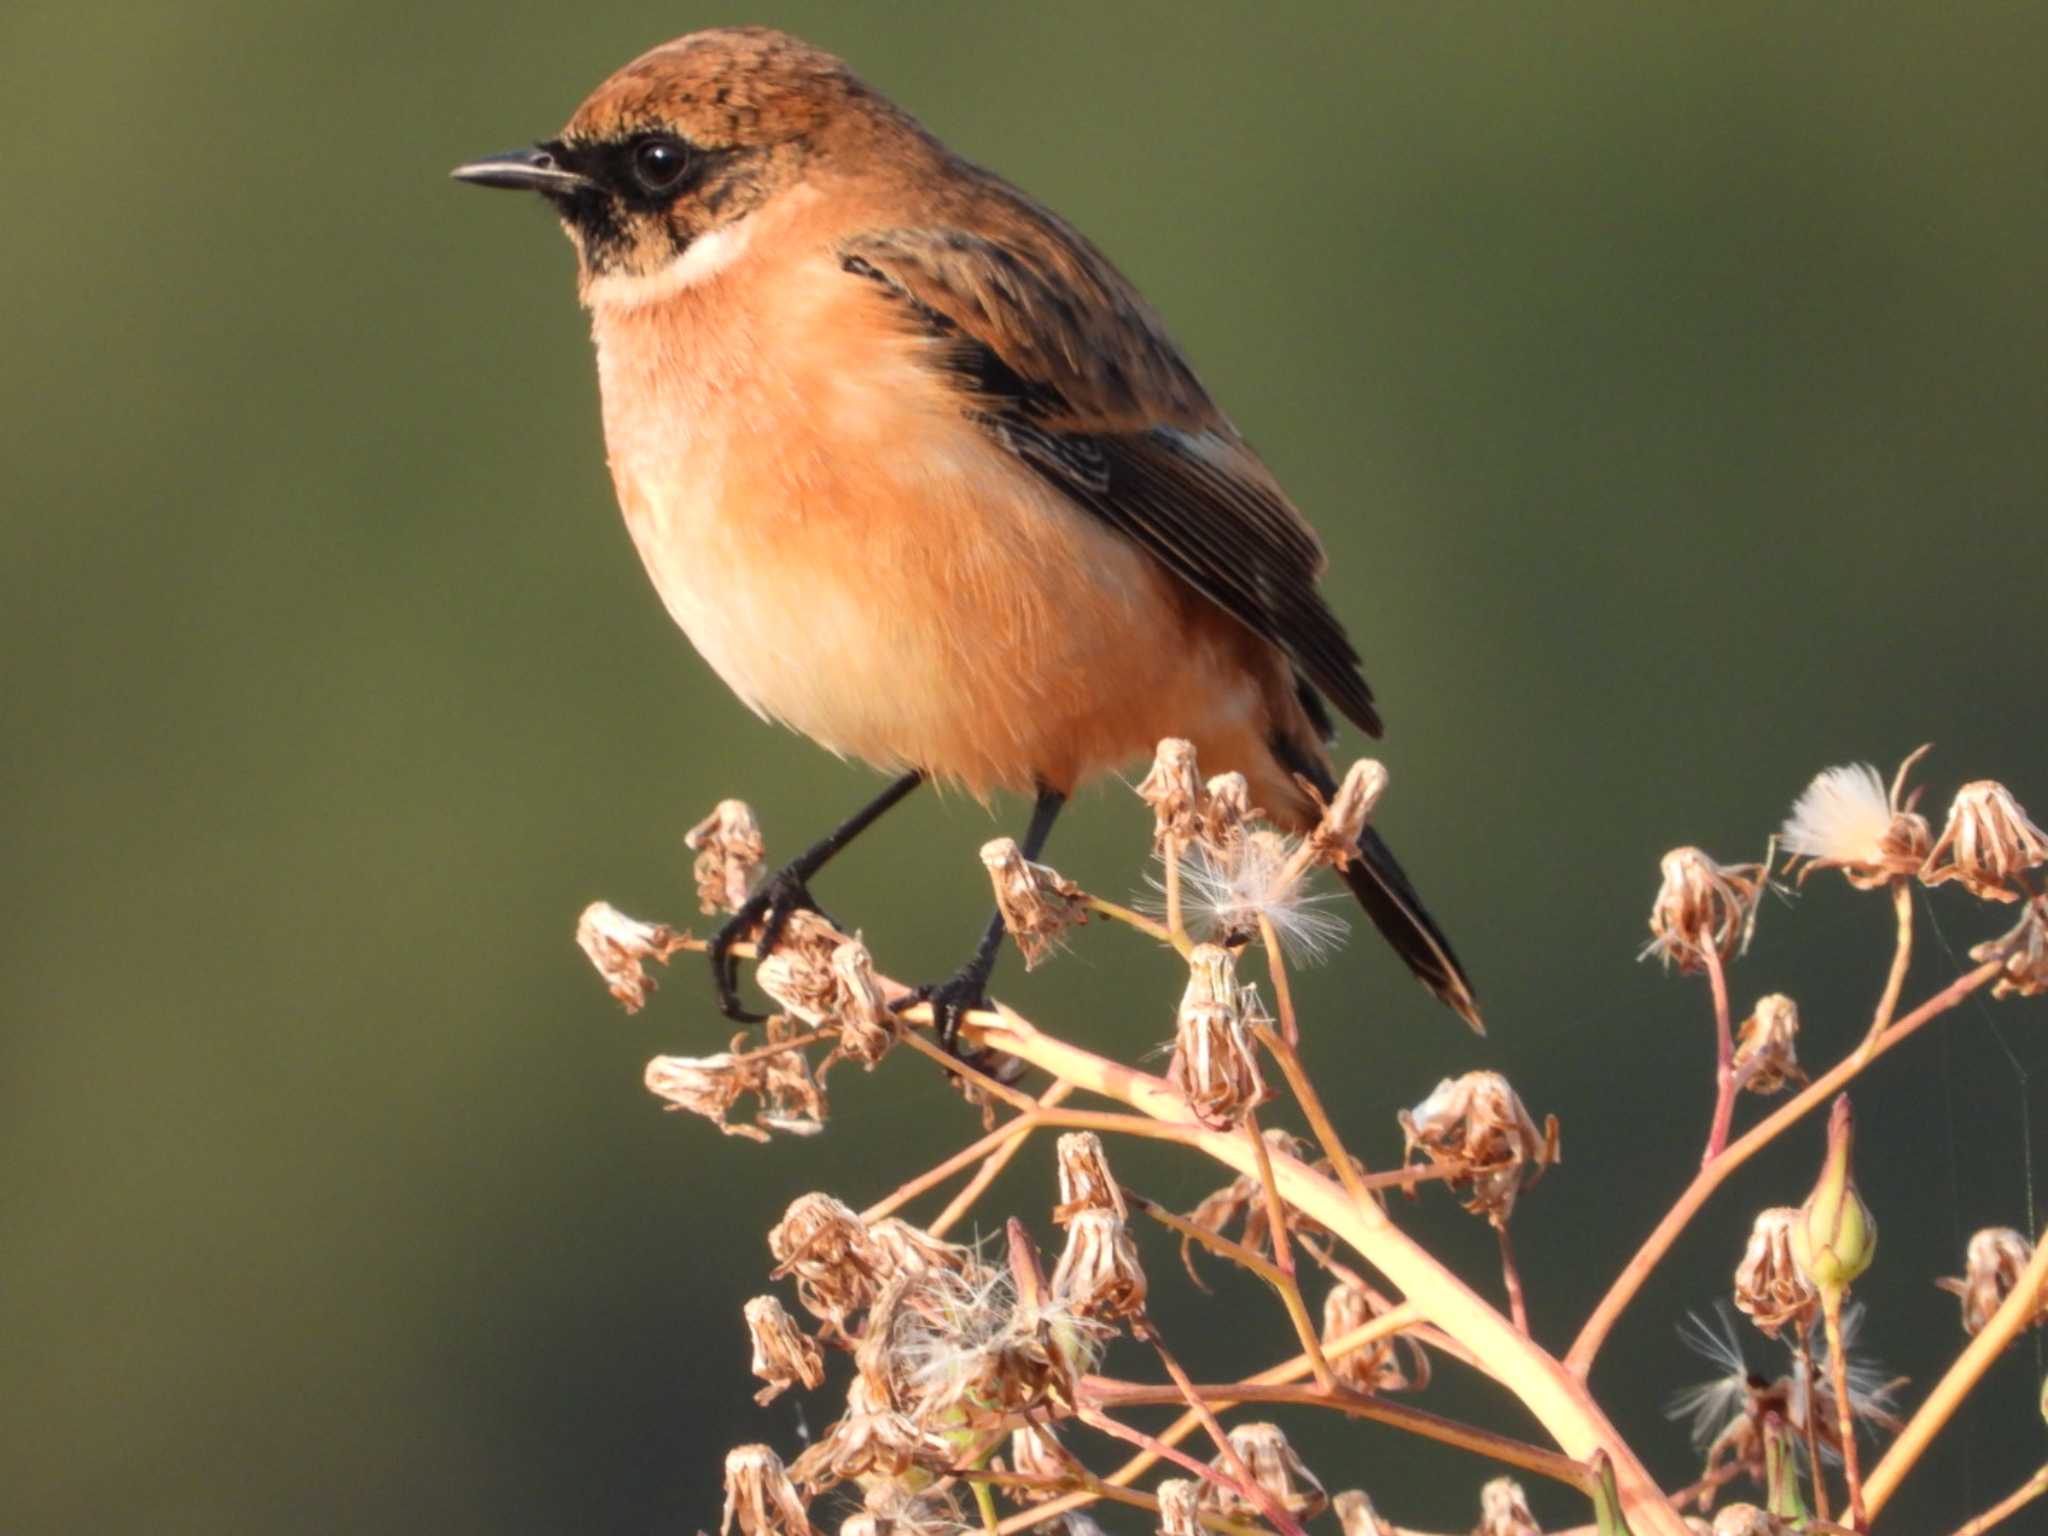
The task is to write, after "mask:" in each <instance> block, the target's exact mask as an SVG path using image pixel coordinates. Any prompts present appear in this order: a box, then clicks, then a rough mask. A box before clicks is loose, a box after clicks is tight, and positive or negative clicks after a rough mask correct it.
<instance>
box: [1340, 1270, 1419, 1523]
mask: <svg viewBox="0 0 2048 1536" xmlns="http://www.w3.org/2000/svg"><path fill="white" fill-rule="evenodd" d="M1386 1310H1387V1309H1386V1307H1385V1306H1383V1305H1381V1304H1380V1303H1379V1302H1378V1301H1377V1300H1376V1299H1375V1298H1374V1297H1373V1296H1371V1295H1370V1294H1369V1293H1367V1292H1366V1291H1363V1290H1361V1289H1359V1288H1358V1287H1357V1286H1355V1285H1353V1284H1351V1283H1350V1282H1349V1281H1339V1282H1338V1283H1337V1284H1336V1285H1334V1286H1332V1287H1331V1288H1330V1293H1329V1295H1327V1296H1325V1297H1324V1298H1323V1332H1322V1345H1323V1352H1324V1354H1325V1355H1327V1356H1328V1358H1329V1362H1330V1370H1331V1371H1332V1372H1333V1373H1334V1374H1335V1376H1336V1378H1337V1380H1338V1381H1340V1382H1342V1383H1343V1384H1344V1385H1345V1386H1347V1387H1350V1388H1351V1389H1352V1390H1353V1391H1355V1392H1405V1391H1408V1390H1409V1389H1411V1388H1412V1389H1414V1390H1415V1391H1418V1392H1419V1391H1421V1390H1422V1389H1423V1388H1424V1387H1426V1386H1428V1385H1429V1354H1428V1352H1427V1351H1426V1350H1424V1349H1423V1347H1422V1345H1421V1344H1420V1343H1418V1342H1417V1341H1416V1340H1415V1339H1414V1338H1412V1337H1410V1336H1409V1335H1408V1334H1406V1333H1397V1334H1393V1335H1390V1336H1389V1337H1387V1338H1382V1339H1375V1340H1374V1341H1373V1342H1372V1343H1370V1344H1363V1345H1360V1346H1358V1347H1357V1348H1355V1349H1351V1350H1348V1351H1346V1352H1345V1353H1343V1354H1334V1353H1331V1351H1332V1349H1333V1347H1334V1346H1335V1344H1336V1343H1337V1341H1338V1340H1339V1339H1341V1338H1343V1337H1344V1336H1345V1335H1346V1334H1348V1333H1352V1332H1355V1331H1356V1330H1358V1329H1360V1328H1363V1327H1364V1326H1365V1325H1366V1324H1367V1323H1369V1322H1371V1321H1372V1320H1373V1319H1374V1318H1376V1317H1378V1316H1380V1315H1381V1314H1382V1313H1384V1312H1385V1311H1386ZM1339 1513H1340V1514H1341V1513H1342V1511H1341V1510H1340V1511H1339Z"/></svg>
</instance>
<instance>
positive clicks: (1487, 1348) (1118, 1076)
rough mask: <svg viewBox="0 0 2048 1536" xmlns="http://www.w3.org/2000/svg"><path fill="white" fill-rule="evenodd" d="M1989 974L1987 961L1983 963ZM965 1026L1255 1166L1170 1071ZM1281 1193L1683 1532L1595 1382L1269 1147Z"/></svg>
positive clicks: (1023, 1025) (1553, 1428) (1578, 1454)
mask: <svg viewBox="0 0 2048 1536" xmlns="http://www.w3.org/2000/svg"><path fill="white" fill-rule="evenodd" d="M1987 974H1988V972H1987ZM967 1029H968V1032H969V1033H970V1034H971V1035H973V1036H975V1037H976V1038H978V1039H979V1040H980V1041H982V1042H983V1043H985V1044H988V1045H991V1046H994V1047H996V1048H997V1049H999V1050H1004V1051H1007V1052H1009V1053H1010V1054H1012V1055H1015V1056H1019V1057H1021V1058H1023V1059H1024V1060H1026V1061H1028V1062H1030V1063H1031V1064H1032V1065H1034V1066H1036V1067H1039V1068H1040V1069H1042V1070H1044V1071H1047V1072H1050V1073H1052V1074H1053V1075H1054V1076H1055V1077H1065V1078H1070V1079H1072V1080H1073V1081H1074V1082H1075V1083H1076V1084H1077V1085H1079V1086H1080V1087H1082V1088H1085V1089H1087V1090H1088V1091H1090V1092H1092V1093H1100V1094H1103V1095H1105V1096H1107V1097H1110V1098H1115V1099H1120V1100H1122V1101H1123V1102H1124V1103H1126V1104H1128V1105H1130V1106H1131V1107H1132V1108H1134V1109H1137V1110H1138V1111H1140V1112H1141V1113H1143V1114H1146V1115H1150V1116H1153V1117H1155V1118H1157V1119H1160V1120H1163V1121H1170V1122H1174V1123H1175V1128H1176V1134H1178V1135H1179V1136H1180V1137H1181V1138H1182V1139H1183V1140H1184V1141H1185V1143H1186V1144H1187V1145H1188V1146H1191V1147H1193V1148H1195V1149H1196V1150H1198V1151H1201V1152H1203V1153H1204V1154H1206V1155H1207V1156H1209V1157H1212V1158H1214V1159H1216V1160H1217V1161H1218V1162H1221V1163H1224V1164H1226V1165H1228V1166H1229V1167H1232V1168H1235V1169H1236V1170H1237V1171H1238V1172H1239V1173H1253V1172H1255V1171H1256V1168H1257V1159H1256V1157H1255V1156H1254V1155H1253V1153H1252V1150H1251V1148H1250V1147H1248V1146H1246V1145H1245V1142H1244V1138H1242V1137H1241V1136H1238V1135H1235V1134H1233V1133H1229V1132H1223V1131H1210V1130H1208V1129H1206V1128H1203V1127H1199V1126H1194V1125H1190V1124H1189V1123H1188V1122H1187V1120H1186V1115H1187V1106H1186V1103H1185V1101H1184V1100H1183V1099H1182V1098H1181V1096H1180V1095H1179V1094H1177V1093H1175V1092H1174V1091H1173V1089H1172V1088H1171V1087H1170V1086H1169V1085H1168V1084H1167V1083H1166V1082H1164V1081H1163V1080H1161V1079H1159V1078H1156V1077H1153V1076H1151V1075H1149V1074H1147V1073H1143V1072H1139V1071H1137V1070H1136V1069H1134V1068H1131V1067H1127V1066H1124V1065H1122V1064H1121V1063H1118V1062H1114V1061H1110V1060H1108V1059H1107V1058H1105V1057H1101V1056H1098V1055H1095V1054H1094V1053H1093V1052H1090V1051H1085V1050H1082V1049H1081V1048H1079V1047H1078V1046H1074V1045H1070V1044H1068V1043H1067V1042H1066V1041H1064V1040H1060V1039H1057V1038H1055V1037H1053V1036H1051V1035H1046V1034H1043V1033H1041V1032H1040V1031H1038V1030H1037V1029H1035V1028H1033V1027H1032V1026H1031V1025H1030V1024H1029V1023H1027V1022H1026V1021H1025V1020H1023V1019H1022V1018H1020V1017H1019V1016H1017V1015H1016V1014H1015V1013H1012V1012H1011V1011H1010V1010H1008V1009H1006V1008H998V1009H997V1010H996V1011H995V1012H994V1014H993V1015H991V1014H988V1013H975V1014H970V1015H969V1016H968V1019H967ZM1273 1173H1274V1178H1275V1180H1276V1182H1277V1184H1278V1186H1279V1189H1280V1193H1281V1196H1282V1197H1283V1198H1284V1199H1285V1200H1286V1201H1287V1203H1288V1204H1290V1205H1292V1206H1294V1207H1295V1208H1296V1209H1298V1210H1300V1211H1301V1212H1302V1213H1303V1214H1304V1215H1306V1216H1308V1217H1309V1218H1310V1219H1311V1220H1313V1221H1316V1222H1319V1223H1320V1224H1321V1225H1323V1226H1324V1227H1327V1228H1328V1229H1329V1230H1330V1231H1332V1232H1334V1233H1335V1234H1336V1235H1337V1236H1338V1237H1339V1238H1340V1239H1342V1240H1343V1241H1344V1242H1345V1243H1347V1244H1349V1245H1350V1246H1351V1248H1352V1249H1354V1250H1355V1251H1356V1252H1357V1253H1358V1254H1359V1255H1360V1256H1361V1257H1363V1258H1364V1259H1365V1260H1366V1262H1367V1263H1368V1264H1370V1265H1371V1266H1372V1267H1373V1268H1374V1269H1376V1270H1378V1271H1379V1272H1380V1273H1381V1274H1382V1275H1384V1276H1386V1278H1387V1280H1388V1281H1389V1282H1390V1283H1391V1284H1392V1285H1393V1286H1394V1287H1395V1288H1396V1289H1397V1290H1398V1291H1400V1292H1401V1293H1402V1294H1403V1295H1405V1296H1406V1297H1407V1299H1409V1300H1411V1301H1414V1302H1416V1303H1417V1304H1418V1305H1420V1306H1421V1307H1422V1309H1423V1312H1424V1314H1425V1315H1426V1316H1427V1317H1428V1318H1429V1320H1430V1321H1431V1322H1432V1323H1434V1324H1436V1325H1437V1326H1438V1327H1440V1328H1442V1329H1443V1330H1444V1331H1445V1332H1446V1333H1448V1334H1450V1335H1451V1337H1452V1338H1454V1339H1456V1340H1458V1342H1459V1343H1460V1344H1462V1345H1463V1346H1464V1347H1465V1348H1467V1349H1469V1350H1470V1351H1471V1352H1472V1354H1473V1356H1474V1357H1475V1358H1476V1359H1479V1360H1482V1361H1484V1362H1485V1363H1486V1368H1487V1369H1488V1371H1489V1372H1490V1373H1491V1374H1492V1375H1494V1376H1495V1377H1496V1378H1497V1379H1498V1380H1500V1381H1501V1382H1502V1383H1503V1384H1505V1385H1506V1386H1508V1388H1509V1389H1510V1390H1511V1391H1513V1392H1514V1393H1515V1395H1516V1396H1517V1397H1519V1398H1520V1399H1521V1400H1522V1402H1523V1404H1524V1405H1525V1406H1526V1407H1527V1408H1528V1409H1529V1411H1530V1412H1531V1413H1533V1414H1534V1415H1535V1416H1536V1419H1537V1421H1538V1422H1539V1423H1541V1424H1542V1425H1543V1426H1544V1428H1545V1429H1546V1430H1547V1431H1548V1432H1549V1433H1550V1434H1551V1436H1552V1437H1553V1438H1554V1439H1555V1440H1556V1441H1557V1443H1558V1444H1559V1445H1560V1446H1561V1447H1562V1448H1563V1450H1564V1452H1565V1454H1566V1455H1567V1456H1568V1457H1570V1458H1571V1459H1572V1460H1574V1461H1580V1460H1583V1459H1585V1458H1587V1457H1590V1456H1591V1455H1592V1454H1593V1452H1595V1451H1597V1450H1605V1451H1606V1452H1607V1454H1608V1455H1609V1456H1610V1457H1611V1458H1612V1460H1613V1462H1614V1469H1615V1477H1616V1481H1617V1483H1618V1484H1619V1487H1620V1492H1621V1498H1622V1504H1623V1509H1624V1512H1625V1513H1626V1514H1627V1516H1628V1518H1629V1520H1630V1523H1631V1526H1632V1528H1633V1529H1634V1531H1635V1533H1636V1536H1684V1526H1683V1524H1682V1523H1681V1522H1680V1521H1679V1519H1678V1517H1677V1515H1676V1514H1675V1513H1674V1512H1673V1511H1672V1509H1671V1507H1670V1506H1669V1504H1667V1503H1666V1502H1665V1500H1664V1496H1663V1494H1662V1492H1661V1491H1660V1490H1659V1489H1658V1487H1657V1484H1656V1481H1655V1480H1654V1479H1653V1478H1652V1477H1651V1476H1650V1474H1649V1472H1648V1471H1647V1470H1646V1469H1645V1468H1644V1467H1643V1465H1642V1463H1641V1462H1640V1461H1639V1460H1637V1458H1636V1455H1635V1452H1634V1451H1633V1450H1632V1449H1631V1448H1630V1447H1629V1445H1628V1443H1627V1442H1626V1441H1625V1440H1624V1439H1623V1438H1622V1437H1621V1435H1620V1433H1619V1432H1618V1431H1617V1430H1616V1429H1615V1428H1614V1426H1613V1425H1612V1424H1610V1423H1609V1422H1608V1421H1607V1418H1606V1415H1605V1414H1603V1413H1602V1412H1601V1411H1600V1408H1599V1406H1598V1405H1597V1404H1596V1403H1595V1402H1594V1401H1593V1399H1592V1398H1591V1397H1590V1396H1589V1395H1588V1394H1587V1392H1586V1389H1585V1385H1584V1383H1583V1382H1582V1381H1581V1380H1579V1379H1578V1378H1576V1377H1574V1376H1573V1375H1571V1374H1570V1373H1569V1372H1568V1371H1566V1370H1565V1368H1564V1367H1563V1365H1562V1364H1561V1363H1560V1362H1559V1361H1557V1360H1556V1359H1554V1358H1552V1357H1551V1356H1550V1355H1549V1354H1547V1353H1545V1352H1544V1351H1543V1350H1541V1349H1540V1348H1538V1347H1537V1346H1536V1345H1535V1344H1534V1343H1533V1342H1532V1341H1531V1340H1530V1339H1529V1337H1528V1336H1527V1335H1526V1334H1523V1333H1519V1332H1517V1331H1516V1329H1515V1327H1514V1325H1513V1324H1512V1323H1511V1322H1509V1321H1508V1319H1507V1318H1505V1317H1503V1316H1502V1315H1501V1314H1500V1313H1499V1312H1497V1311H1495V1310H1494V1309H1493V1308H1492V1307H1491V1306H1489V1305H1487V1303H1486V1302H1485V1301H1484V1300H1483V1299H1482V1298H1481V1297H1480V1296H1479V1295H1478V1294H1477V1293H1476V1292H1474V1291H1473V1290H1472V1289H1471V1288H1470V1287H1469V1286H1467V1285H1466V1284H1465V1283H1464V1282H1463V1281H1462V1280H1460V1279H1459V1278H1458V1277H1457V1276H1456V1275H1455V1274H1453V1273H1452V1272H1451V1271H1450V1270H1449V1269H1447V1268H1445V1266H1444V1265H1443V1264H1442V1263H1441V1262H1440V1261H1439V1260H1438V1259H1437V1258H1436V1257H1435V1256H1434V1255H1433V1254H1431V1253H1430V1252H1429V1251H1428V1250H1427V1249H1425V1248H1424V1247H1423V1246H1422V1245H1421V1244H1419V1243H1417V1242H1416V1241H1415V1240H1414V1239H1413V1238H1411V1237H1409V1236H1408V1235H1407V1234H1406V1233H1405V1232H1403V1231H1401V1230H1400V1228H1399V1227H1397V1226H1395V1225H1394V1223H1393V1222H1392V1221H1391V1220H1390V1219H1389V1218H1388V1217H1387V1214H1386V1213H1385V1212H1384V1211H1382V1210H1380V1209H1379V1208H1378V1206H1377V1205H1375V1204H1374V1203H1373V1202H1372V1201H1370V1200H1368V1201H1365V1202H1364V1203H1363V1204H1359V1203H1355V1202H1354V1201H1353V1200H1352V1199H1351V1198H1350V1197H1349V1196H1348V1195H1347V1194H1346V1192H1345V1191H1344V1190H1343V1188H1342V1187H1341V1186H1340V1185H1339V1184H1337V1183H1336V1182H1334V1181H1332V1180H1331V1179H1328V1178H1325V1177H1323V1176H1322V1175H1320V1174H1318V1173H1316V1172H1314V1171H1313V1170H1311V1169H1310V1168H1309V1167H1307V1165H1305V1164H1303V1163H1302V1162H1300V1161H1299V1160H1298V1159H1295V1158H1291V1157H1276V1158H1274V1159H1273Z"/></svg>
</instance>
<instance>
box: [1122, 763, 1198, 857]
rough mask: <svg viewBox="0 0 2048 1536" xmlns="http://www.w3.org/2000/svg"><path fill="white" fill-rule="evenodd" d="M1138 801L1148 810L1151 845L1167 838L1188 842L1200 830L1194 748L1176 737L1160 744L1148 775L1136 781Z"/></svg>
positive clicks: (1162, 841) (1162, 842)
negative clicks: (1151, 825) (1151, 818)
mask: <svg viewBox="0 0 2048 1536" xmlns="http://www.w3.org/2000/svg"><path fill="white" fill-rule="evenodd" d="M1138 798H1139V799H1140V800H1143V801H1144V802H1145V803H1146V804H1147V805H1149V806H1151V807H1152V815H1153V818H1154V823H1155V824H1154V827H1153V832H1152V840H1153V842H1154V844H1155V845H1162V844H1164V843H1165V842H1166V840H1167V839H1168V838H1176V839H1178V840H1179V841H1181V842H1184V843H1185V842H1190V841H1192V840H1193V839H1194V838H1195V837H1196V836H1197V835H1198V834H1199V833H1200V832H1201V829H1202V827H1201V818H1202V774H1201V770H1200V769H1199V768H1197V767H1196V766H1195V748H1194V744H1193V743H1192V742H1187V741H1182V740H1181V739H1180V738H1179V737H1177V736H1169V737H1167V738H1166V739H1165V740H1164V741H1162V742H1160V743H1159V750H1158V753H1157V755H1155V756H1154V757H1153V759H1152V771H1151V772H1149V773H1147V774H1146V775H1145V777H1144V778H1143V779H1142V780H1140V781H1139V784H1138Z"/></svg>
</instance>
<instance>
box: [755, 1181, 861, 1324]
mask: <svg viewBox="0 0 2048 1536" xmlns="http://www.w3.org/2000/svg"><path fill="white" fill-rule="evenodd" d="M768 1251H769V1252H770V1253H772V1254H774V1255H775V1260H776V1265H775V1268H774V1270H773V1271H772V1272H771V1273H772V1274H773V1276H774V1278H776V1279H781V1278H782V1277H783V1276H784V1275H793V1276H795V1278H796V1295H797V1300H799V1301H801V1302H802V1303H803V1304H804V1308H805V1310H806V1311H808V1312H810V1313H811V1315H812V1316H814V1317H817V1318H818V1319H820V1320H821V1321H823V1322H827V1323H830V1324H831V1325H832V1326H833V1327H834V1328H836V1329H838V1330H839V1331H840V1332H841V1333H842V1334H843V1333H845V1332H846V1323H847V1320H848V1319H849V1318H850V1317H852V1316H853V1314H854V1313H856V1312H858V1311H860V1310H861V1308H863V1307H865V1306H866V1305H867V1304H868V1303H869V1302H871V1301H873V1300H874V1299H875V1292H876V1290H877V1289H878V1288H879V1277H880V1275H881V1269H882V1265H883V1263H884V1262H885V1260H884V1259H883V1257H882V1255H881V1253H880V1252H879V1251H878V1250H877V1249H876V1247H875V1245H874V1243H873V1241H872V1240H870V1238H869V1236H868V1230H867V1228H866V1227H864V1226H862V1225H861V1220H860V1218H859V1217H858V1216H856V1215H854V1213H853V1212H852V1211H851V1210H849V1209H847V1207H846V1206H844V1205H842V1204H841V1203H840V1202H839V1201H837V1200H834V1199H833V1198H832V1197H831V1196H830V1195H819V1194H810V1195H798V1196H797V1197H796V1199H795V1200H793V1201H791V1202H790V1207H789V1209H788V1210H787V1211H786V1212H784V1213H783V1217H782V1220H781V1221H780V1222H778V1223H777V1224H776V1226H775V1228H774V1230H773V1231H771V1232H770V1233H769V1234H768Z"/></svg>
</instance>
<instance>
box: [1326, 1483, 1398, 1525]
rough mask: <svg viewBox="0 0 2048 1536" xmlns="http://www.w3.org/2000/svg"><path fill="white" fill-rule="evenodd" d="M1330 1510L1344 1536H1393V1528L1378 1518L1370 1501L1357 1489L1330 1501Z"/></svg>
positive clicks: (1345, 1492)
mask: <svg viewBox="0 0 2048 1536" xmlns="http://www.w3.org/2000/svg"><path fill="white" fill-rule="evenodd" d="M1330 1508H1331V1509H1333V1510H1335V1511H1336V1514H1337V1523H1338V1524H1339V1525H1341V1526H1343V1527H1344V1536H1393V1531H1394V1528H1393V1527H1392V1526H1391V1525H1388V1524H1387V1523H1386V1521H1384V1520H1382V1519H1381V1518H1380V1512H1379V1511H1378V1510H1376V1509H1374V1508H1373V1507H1372V1500H1371V1499H1369V1498H1367V1497H1366V1496H1365V1494H1364V1493H1363V1492H1362V1491H1361V1490H1359V1489H1357V1488H1351V1489H1347V1490H1346V1491H1344V1492H1343V1493H1340V1494H1338V1495H1337V1497H1336V1498H1334V1499H1332V1500H1331V1501H1330Z"/></svg>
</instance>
